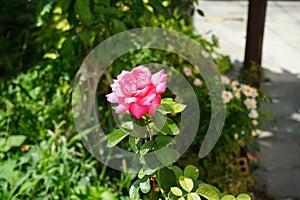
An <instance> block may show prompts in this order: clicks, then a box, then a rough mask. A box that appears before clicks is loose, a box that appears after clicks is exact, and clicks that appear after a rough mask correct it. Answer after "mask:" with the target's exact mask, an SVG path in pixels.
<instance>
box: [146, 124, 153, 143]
mask: <svg viewBox="0 0 300 200" xmlns="http://www.w3.org/2000/svg"><path fill="white" fill-rule="evenodd" d="M149 122H150V121H149V120H148V119H146V125H147V128H148V132H149V137H150V141H152V136H153V130H152V128H151V127H150V123H149Z"/></svg>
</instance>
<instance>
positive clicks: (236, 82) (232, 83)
mask: <svg viewBox="0 0 300 200" xmlns="http://www.w3.org/2000/svg"><path fill="white" fill-rule="evenodd" d="M239 85H240V83H239V82H238V81H236V80H234V81H232V82H231V87H232V90H233V91H235V90H237V87H238V86H239Z"/></svg>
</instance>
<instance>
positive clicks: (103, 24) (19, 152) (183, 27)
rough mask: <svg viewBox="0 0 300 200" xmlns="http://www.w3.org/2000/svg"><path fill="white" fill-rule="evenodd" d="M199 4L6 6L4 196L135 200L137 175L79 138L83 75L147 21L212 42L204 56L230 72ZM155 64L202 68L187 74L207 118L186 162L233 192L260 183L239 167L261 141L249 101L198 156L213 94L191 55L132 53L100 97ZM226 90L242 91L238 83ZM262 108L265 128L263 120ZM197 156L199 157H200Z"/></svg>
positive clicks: (1, 17)
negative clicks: (99, 49)
mask: <svg viewBox="0 0 300 200" xmlns="http://www.w3.org/2000/svg"><path fill="white" fill-rule="evenodd" d="M194 3H197V1H195V0H176V1H175V0H165V1H156V0H131V1H129V0H108V1H97V0H62V1H58V0H46V1H37V0H31V1H27V0H21V1H19V0H12V1H5V2H3V4H2V6H1V8H0V10H1V12H0V21H1V27H0V44H1V48H0V57H1V59H0V68H1V71H0V76H1V81H0V89H1V97H0V135H1V138H0V159H1V163H0V198H1V199H40V198H44V199H62V198H70V199H78V198H79V199H80V198H88V199H89V198H90V199H95V198H100V199H101V198H102V199H114V198H115V199H116V198H117V199H128V197H127V196H128V193H129V187H130V185H131V183H132V181H133V180H134V178H135V177H133V176H130V175H128V174H124V173H120V172H117V171H114V170H112V169H107V168H106V167H105V166H103V165H102V164H100V163H99V162H97V160H96V159H94V158H93V157H92V156H91V155H90V154H89V153H88V152H87V151H86V150H85V148H84V147H83V145H82V144H81V142H80V140H79V139H78V136H77V135H76V130H75V128H74V125H73V119H72V114H71V93H72V86H73V82H74V77H75V74H76V72H77V70H78V69H79V67H80V64H81V63H82V61H83V59H84V58H85V56H86V55H87V54H88V53H89V52H90V51H91V50H92V49H93V48H94V47H95V46H96V45H98V44H99V43H100V42H102V41H104V40H105V39H107V38H109V37H110V36H112V35H115V34H117V33H119V32H122V31H126V30H128V29H132V28H138V27H162V28H169V29H172V30H176V31H180V32H181V33H184V34H186V35H188V36H190V37H191V38H193V39H195V40H196V41H198V42H199V43H200V45H201V46H202V47H203V52H202V53H203V54H205V55H207V56H208V57H212V58H213V60H214V62H215V63H216V64H217V66H218V68H219V70H220V72H221V73H225V72H226V71H228V70H229V69H231V61H230V58H229V57H228V56H226V55H222V54H220V53H219V52H218V40H217V38H216V37H214V36H213V37H212V38H211V40H206V39H204V38H203V37H202V36H201V35H196V34H194V29H193V26H192V22H191V16H192V15H193V14H200V15H203V12H202V11H201V10H195V8H194V7H193V4H194ZM195 53H198V52H195ZM150 62H160V63H162V64H165V65H168V66H171V67H174V68H176V69H177V70H178V71H180V72H182V73H184V72H183V70H184V67H188V68H189V69H191V70H192V71H193V73H192V75H191V76H187V79H188V80H189V81H190V82H191V84H193V85H194V89H195V91H196V92H197V95H198V98H199V104H200V108H201V119H202V120H201V126H200V129H199V133H198V135H197V137H196V139H195V141H194V145H193V146H192V147H191V150H190V151H188V152H187V153H186V155H185V156H183V158H182V159H181V160H179V161H178V164H179V165H181V166H185V165H187V164H190V163H193V164H194V165H196V166H197V167H199V169H200V174H201V179H204V180H205V181H207V182H209V183H212V184H214V185H216V186H217V187H219V188H220V189H221V190H224V191H228V192H231V193H233V194H237V193H240V192H247V191H246V190H248V189H249V188H250V187H249V186H251V184H249V183H251V182H252V180H253V179H252V177H250V176H242V174H243V173H244V172H243V171H241V170H240V169H239V168H238V164H237V163H236V159H237V158H239V157H241V156H245V155H246V154H247V152H249V151H250V150H256V149H257V146H256V144H255V142H254V139H253V137H251V131H252V130H254V129H255V126H254V125H253V123H252V119H251V118H249V117H248V114H249V110H247V108H246V107H245V105H244V104H243V100H244V98H245V97H244V96H242V97H241V99H232V100H231V101H230V102H229V103H228V104H227V105H228V107H227V117H226V124H225V127H224V132H223V134H222V136H221V138H220V140H219V142H218V144H217V146H216V148H215V149H214V150H213V152H212V153H211V154H210V155H209V156H208V157H206V158H204V159H202V160H200V161H199V159H198V157H197V154H195V153H192V152H195V151H193V148H194V149H197V151H198V149H199V146H200V145H201V141H202V139H203V137H204V135H203V134H205V130H206V129H207V125H208V123H209V119H210V99H209V95H208V90H207V88H206V86H205V83H204V82H203V80H202V78H201V73H199V72H197V71H196V72H195V71H194V69H193V67H192V66H190V65H189V63H187V62H186V61H185V60H184V59H183V58H182V57H180V56H178V55H174V54H171V53H168V52H164V51H160V50H152V49H147V50H139V51H134V52H130V53H128V54H126V55H124V56H122V57H121V58H119V59H118V60H116V61H115V62H114V63H113V64H112V66H111V67H110V68H109V69H108V70H107V71H106V72H105V78H104V79H103V80H101V83H102V84H106V85H107V87H106V88H104V89H102V90H99V91H98V93H97V96H98V99H104V95H105V94H107V93H108V92H109V84H110V83H111V79H112V78H114V77H116V75H117V74H119V73H120V71H121V70H122V69H123V68H124V69H129V68H132V67H134V66H136V65H138V64H143V63H150ZM184 74H185V73H184ZM200 83H203V85H201V86H200ZM230 83H232V81H230ZM226 90H228V91H231V92H233V89H232V87H231V86H229V85H228V86H226ZM259 94H260V95H259V96H258V97H257V99H256V100H257V105H259V103H260V101H261V100H264V99H265V98H264V95H263V93H261V92H259ZM98 103H99V110H100V111H101V112H99V115H100V117H99V118H101V119H104V120H103V121H101V122H100V123H101V125H102V126H103V127H104V130H106V131H112V129H113V128H114V123H113V119H112V116H111V114H110V111H109V109H108V107H107V106H108V104H107V102H104V101H100V102H98ZM258 112H259V119H257V121H258V125H257V126H259V125H260V124H261V119H263V117H262V118H261V116H263V114H262V113H261V112H260V111H259V110H258ZM242 130H243V131H244V134H242ZM235 134H237V135H238V136H237V137H235ZM197 151H196V152H197ZM187 155H188V156H187ZM195 157H197V159H196V161H197V162H196V163H195V160H193V159H191V158H195ZM247 159H248V158H247ZM251 162H252V161H251ZM241 185H242V186H241ZM101 195H102V196H101Z"/></svg>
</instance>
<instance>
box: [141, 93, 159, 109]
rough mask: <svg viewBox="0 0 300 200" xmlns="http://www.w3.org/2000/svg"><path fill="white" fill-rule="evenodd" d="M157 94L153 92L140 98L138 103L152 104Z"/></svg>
mask: <svg viewBox="0 0 300 200" xmlns="http://www.w3.org/2000/svg"><path fill="white" fill-rule="evenodd" d="M156 96H157V95H156V93H153V92H151V93H149V94H148V95H147V96H145V97H144V98H142V99H139V100H138V103H139V104H140V105H143V106H151V104H152V101H153V99H155V97H156Z"/></svg>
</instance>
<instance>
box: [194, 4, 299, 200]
mask: <svg viewBox="0 0 300 200" xmlns="http://www.w3.org/2000/svg"><path fill="white" fill-rule="evenodd" d="M199 7H200V8H201V9H202V10H203V11H204V14H205V17H204V18H203V17H200V16H197V15H196V16H194V25H195V28H196V30H197V32H199V33H201V34H203V35H205V36H206V37H208V38H209V37H210V36H211V34H214V35H216V36H217V37H218V38H219V43H220V51H221V52H222V53H224V54H227V55H230V57H231V58H232V60H233V62H235V63H237V66H235V69H234V70H233V72H232V75H233V76H236V75H237V72H238V67H240V66H241V63H242V62H243V60H244V50H245V43H246V27H247V11H248V1H201V0H200V1H199ZM299 60H300V1H268V6H267V16H266V24H265V35H264V43H263V59H262V66H263V67H264V68H265V69H266V77H268V78H270V79H271V81H270V82H268V83H264V84H263V85H262V87H264V88H265V89H266V91H267V93H268V94H269V95H270V96H271V97H272V98H273V100H274V102H273V103H272V104H271V103H268V104H263V105H262V108H263V109H265V110H269V112H270V114H271V115H272V116H273V119H272V120H271V121H270V122H268V123H267V124H266V126H265V130H267V131H270V132H271V133H272V135H271V136H269V137H264V138H260V139H259V143H260V148H261V151H260V159H261V160H262V162H263V165H264V168H263V169H260V170H258V171H256V174H257V176H258V177H259V178H260V181H261V182H263V183H266V189H267V192H268V193H269V194H270V195H271V196H274V197H275V199H278V200H300V79H299V78H300V62H299ZM262 200H265V199H262Z"/></svg>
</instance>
